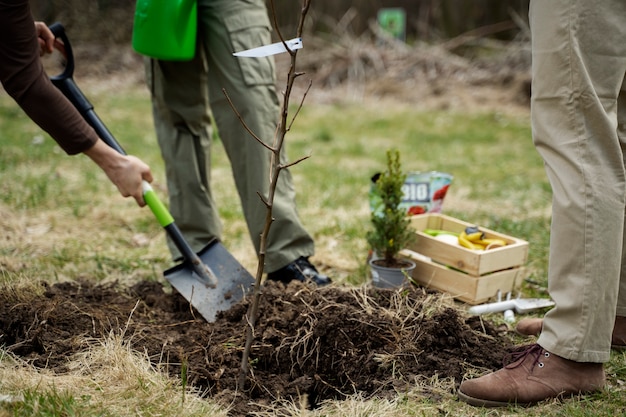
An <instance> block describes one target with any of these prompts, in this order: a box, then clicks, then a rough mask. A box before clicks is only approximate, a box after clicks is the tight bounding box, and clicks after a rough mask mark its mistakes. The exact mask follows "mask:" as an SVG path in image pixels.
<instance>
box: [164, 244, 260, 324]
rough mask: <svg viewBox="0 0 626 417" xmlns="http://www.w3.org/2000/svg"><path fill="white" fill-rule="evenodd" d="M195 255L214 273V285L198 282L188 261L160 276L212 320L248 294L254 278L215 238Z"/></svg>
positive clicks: (203, 315) (207, 318)
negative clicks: (215, 282)
mask: <svg viewBox="0 0 626 417" xmlns="http://www.w3.org/2000/svg"><path fill="white" fill-rule="evenodd" d="M198 257H199V258H200V259H201V260H202V262H203V263H204V264H205V265H210V266H211V269H212V270H213V272H214V273H215V275H216V276H217V287H215V288H212V287H211V286H209V285H207V284H205V283H204V282H202V281H201V280H200V279H199V277H198V276H197V275H196V273H195V272H194V270H193V268H192V266H191V265H190V264H189V263H188V262H183V263H182V264H180V265H176V266H175V267H173V268H170V269H168V270H166V271H165V272H164V273H163V275H164V276H165V279H167V280H168V282H169V283H170V284H171V285H172V287H174V288H175V289H176V291H178V292H179V293H180V294H181V295H182V296H183V297H185V299H186V300H187V301H189V303H190V304H191V305H192V306H193V307H194V308H195V309H196V310H197V311H198V313H200V314H201V315H202V317H204V319H205V320H206V321H208V322H209V323H212V322H214V321H215V319H216V318H217V313H219V312H220V311H226V310H228V309H229V308H230V307H231V306H233V305H234V304H236V303H238V302H239V301H241V300H242V299H243V298H244V297H245V296H246V295H248V294H249V293H250V292H251V290H252V288H253V287H254V281H255V280H254V278H253V277H252V275H250V273H249V272H248V271H247V270H246V269H245V268H244V267H243V266H242V265H241V264H240V263H239V262H238V261H237V260H236V259H235V258H234V257H233V256H232V255H231V254H230V252H228V250H226V248H225V247H224V246H223V245H222V244H221V243H220V242H219V241H218V240H214V241H212V242H211V243H209V244H208V245H207V246H205V247H204V248H203V249H202V250H201V251H200V252H199V253H198Z"/></svg>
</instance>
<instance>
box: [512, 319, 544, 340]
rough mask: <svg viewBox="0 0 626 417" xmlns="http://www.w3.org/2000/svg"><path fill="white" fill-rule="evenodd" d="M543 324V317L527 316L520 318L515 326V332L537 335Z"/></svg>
mask: <svg viewBox="0 0 626 417" xmlns="http://www.w3.org/2000/svg"><path fill="white" fill-rule="evenodd" d="M542 326H543V319H537V318H527V319H521V320H520V321H519V322H518V323H517V326H515V331H517V333H519V334H521V335H524V336H539V334H540V333H541V328H542Z"/></svg>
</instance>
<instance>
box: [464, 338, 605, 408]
mask: <svg viewBox="0 0 626 417" xmlns="http://www.w3.org/2000/svg"><path fill="white" fill-rule="evenodd" d="M512 359H514V362H512V363H511V364H510V365H507V366H505V367H504V368H502V369H500V370H499V371H496V372H492V373H490V374H487V375H485V376H482V377H480V378H476V379H471V380H467V381H463V383H462V384H461V386H460V388H459V392H458V394H459V399H460V400H462V401H464V402H466V403H468V404H471V405H474V406H478V407H508V406H510V405H520V406H525V405H531V404H535V403H538V402H540V401H543V400H547V399H550V398H562V397H565V396H570V395H579V394H587V393H590V392H594V391H598V390H600V389H602V387H603V386H604V369H603V367H602V364H601V363H589V362H574V361H570V360H567V359H564V358H561V357H559V356H557V355H553V354H552V353H550V352H548V351H547V350H545V349H543V348H542V347H541V346H539V345H537V344H535V345H530V346H526V347H525V348H524V349H521V350H519V351H517V352H515V353H514V354H513V355H512Z"/></svg>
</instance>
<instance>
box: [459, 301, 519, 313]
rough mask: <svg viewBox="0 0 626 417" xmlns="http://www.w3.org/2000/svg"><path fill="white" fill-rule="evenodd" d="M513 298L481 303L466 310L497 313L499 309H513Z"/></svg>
mask: <svg viewBox="0 0 626 417" xmlns="http://www.w3.org/2000/svg"><path fill="white" fill-rule="evenodd" d="M514 309H515V300H507V301H500V302H497V303H489V304H482V305H479V306H473V307H470V308H469V309H468V310H467V312H468V313H470V314H485V313H498V312H500V311H506V310H514Z"/></svg>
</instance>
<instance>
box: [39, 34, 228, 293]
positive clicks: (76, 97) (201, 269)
mask: <svg viewBox="0 0 626 417" xmlns="http://www.w3.org/2000/svg"><path fill="white" fill-rule="evenodd" d="M50 30H51V31H52V33H53V34H54V36H55V37H57V38H60V39H61V40H62V41H63V49H64V51H61V53H63V54H64V55H65V59H66V64H65V68H64V69H63V72H62V73H61V74H59V75H56V76H53V77H50V80H51V81H52V83H53V84H54V85H55V86H56V87H57V88H58V89H59V90H61V92H62V93H63V95H65V97H67V99H68V100H70V101H71V102H72V104H73V105H74V107H76V109H77V110H78V111H79V113H80V114H81V115H82V116H83V118H84V119H85V120H86V121H87V123H89V125H91V127H93V129H94V130H95V131H96V133H97V134H98V136H100V138H101V139H102V140H103V141H104V142H105V143H106V144H107V145H109V146H110V147H111V148H113V149H115V150H116V151H117V152H119V153H121V154H122V155H126V152H125V151H124V149H123V148H122V147H121V146H120V144H119V143H118V142H117V140H116V139H115V137H114V136H113V135H112V134H111V132H110V131H109V129H107V127H106V126H105V125H104V123H103V122H102V121H101V120H100V118H99V117H98V115H97V114H96V112H95V111H94V107H93V105H92V104H91V103H90V102H89V100H87V98H86V97H85V95H84V94H83V93H82V91H81V90H80V89H79V88H78V86H77V85H76V83H75V82H74V79H73V78H72V77H73V74H74V56H73V54H72V46H71V44H70V41H69V39H68V38H67V35H66V34H65V29H64V28H63V25H61V24H60V23H53V24H52V25H50ZM142 187H143V197H144V200H145V201H146V204H147V205H148V206H149V207H150V210H152V213H154V216H155V217H156V218H157V220H158V222H159V224H160V225H161V226H162V227H163V228H164V229H165V231H166V232H167V234H168V235H169V237H170V238H171V239H172V241H173V242H174V244H175V245H176V247H177V248H178V250H179V251H180V252H181V254H182V255H183V257H184V258H185V260H186V261H187V262H189V263H190V264H191V266H192V269H193V271H194V272H195V273H196V274H197V275H198V277H199V278H200V280H201V281H203V282H204V283H205V284H206V285H208V286H210V287H211V288H215V287H216V286H217V277H216V276H215V273H213V271H212V270H211V269H210V268H209V267H208V266H207V265H206V264H204V263H203V262H202V260H201V259H200V257H199V256H198V255H197V254H196V253H195V252H194V251H193V250H192V249H191V247H190V246H189V244H188V243H187V241H186V240H185V238H184V237H183V234H182V233H181V231H180V229H179V228H178V226H177V225H176V223H175V222H174V218H173V217H172V215H171V214H170V212H169V211H168V210H167V208H166V207H165V205H164V204H163V203H162V202H161V200H159V197H158V196H157V195H156V193H155V192H154V190H153V189H152V187H151V186H150V184H149V183H148V182H147V181H143V183H142Z"/></svg>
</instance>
